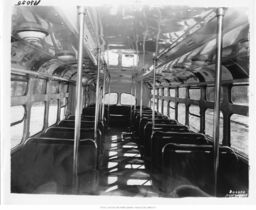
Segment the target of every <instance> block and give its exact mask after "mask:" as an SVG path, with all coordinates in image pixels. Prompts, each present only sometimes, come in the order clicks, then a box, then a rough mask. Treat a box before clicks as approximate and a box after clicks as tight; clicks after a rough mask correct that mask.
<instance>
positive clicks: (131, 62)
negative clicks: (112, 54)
mask: <svg viewBox="0 0 256 210" xmlns="http://www.w3.org/2000/svg"><path fill="white" fill-rule="evenodd" d="M137 63H138V56H137V55H135V54H134V55H131V54H122V66H123V67H132V66H136V65H137Z"/></svg>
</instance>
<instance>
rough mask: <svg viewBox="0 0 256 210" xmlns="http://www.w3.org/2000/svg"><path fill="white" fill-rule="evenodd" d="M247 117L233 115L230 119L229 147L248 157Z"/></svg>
mask: <svg viewBox="0 0 256 210" xmlns="http://www.w3.org/2000/svg"><path fill="white" fill-rule="evenodd" d="M248 120H249V119H248V116H243V115H238V114H233V115H232V116H231V118H230V121H231V124H230V131H231V135H230V136H231V138H230V141H231V142H230V143H231V147H233V148H235V149H237V150H239V151H240V152H241V153H243V154H246V155H248V133H249V129H248V128H249V125H248Z"/></svg>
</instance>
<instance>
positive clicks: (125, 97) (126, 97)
mask: <svg viewBox="0 0 256 210" xmlns="http://www.w3.org/2000/svg"><path fill="white" fill-rule="evenodd" d="M121 104H122V105H135V97H134V96H133V95H131V94H127V93H122V94H121Z"/></svg>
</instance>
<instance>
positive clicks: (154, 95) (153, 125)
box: [152, 10, 161, 129]
mask: <svg viewBox="0 0 256 210" xmlns="http://www.w3.org/2000/svg"><path fill="white" fill-rule="evenodd" d="M158 12H159V21H158V31H157V35H156V52H155V55H154V56H153V110H152V112H153V113H152V129H154V128H155V109H156V103H155V100H156V66H157V54H158V40H159V36H160V30H161V27H160V23H161V11H160V10H158Z"/></svg>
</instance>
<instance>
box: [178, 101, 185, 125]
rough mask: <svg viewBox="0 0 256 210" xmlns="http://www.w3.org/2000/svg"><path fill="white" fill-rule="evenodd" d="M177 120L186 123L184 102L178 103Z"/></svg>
mask: <svg viewBox="0 0 256 210" xmlns="http://www.w3.org/2000/svg"><path fill="white" fill-rule="evenodd" d="M178 121H179V122H180V123H181V124H183V125H185V124H186V106H185V104H180V103H179V104H178Z"/></svg>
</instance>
